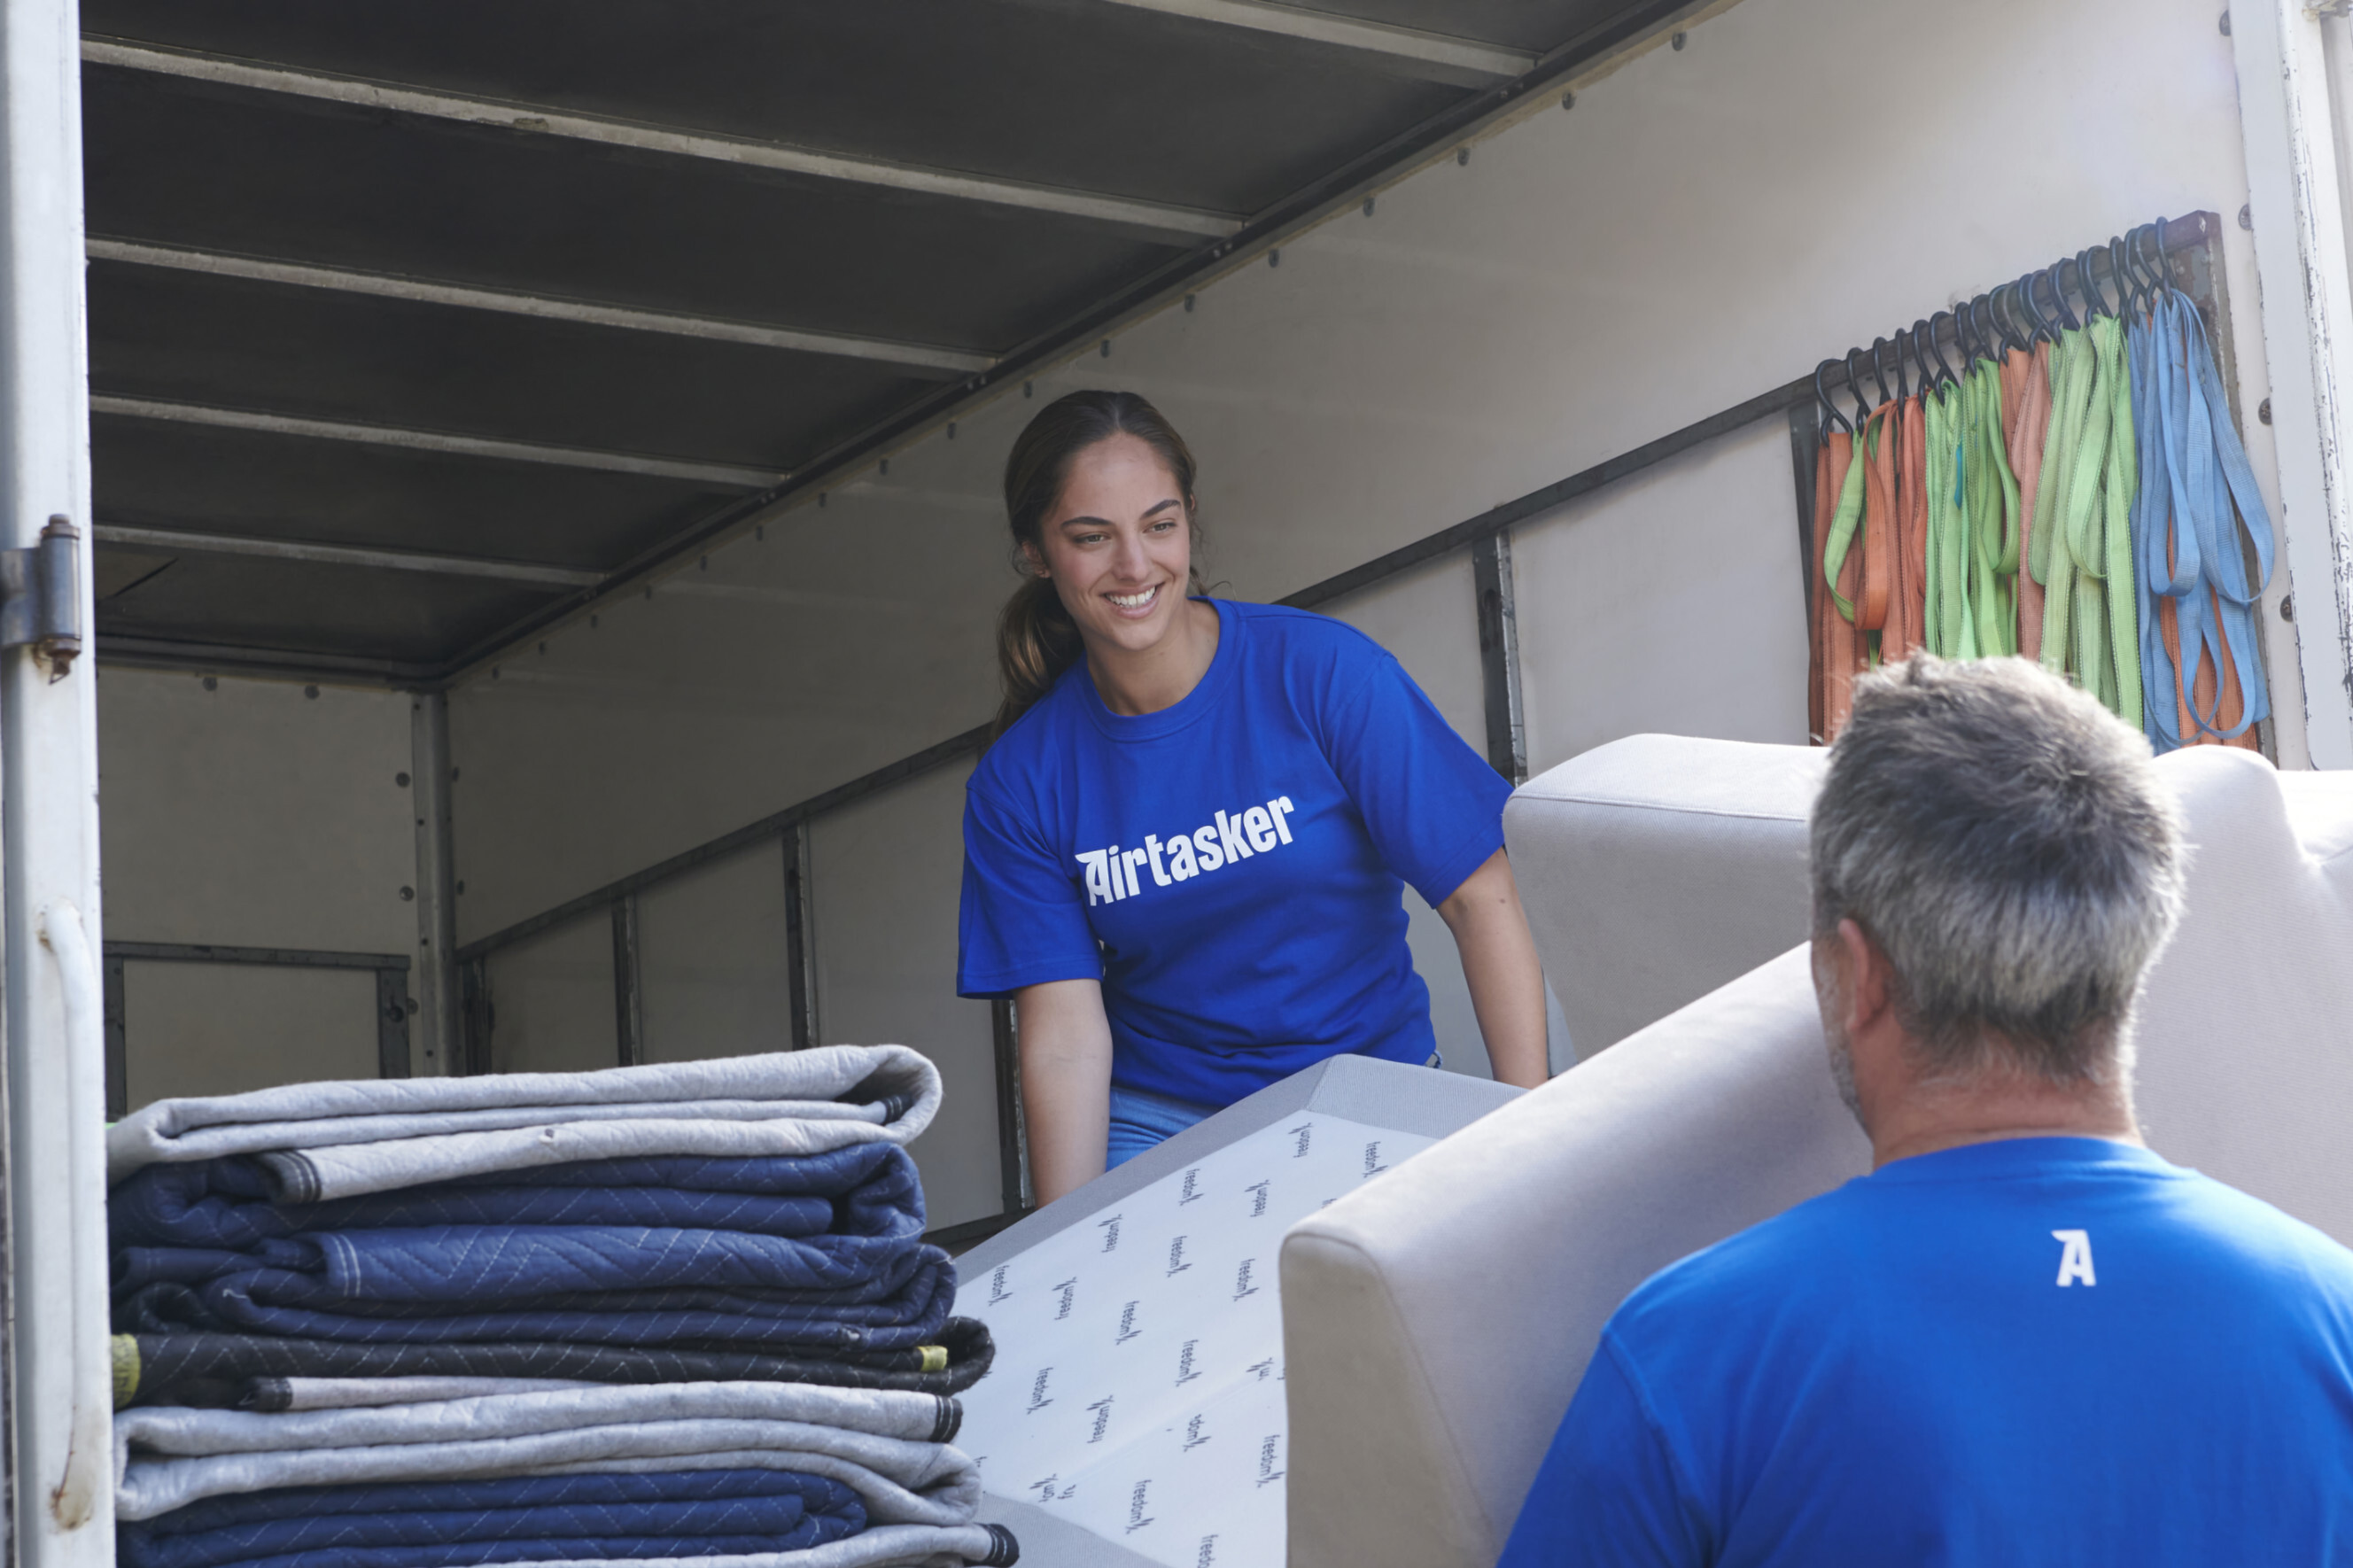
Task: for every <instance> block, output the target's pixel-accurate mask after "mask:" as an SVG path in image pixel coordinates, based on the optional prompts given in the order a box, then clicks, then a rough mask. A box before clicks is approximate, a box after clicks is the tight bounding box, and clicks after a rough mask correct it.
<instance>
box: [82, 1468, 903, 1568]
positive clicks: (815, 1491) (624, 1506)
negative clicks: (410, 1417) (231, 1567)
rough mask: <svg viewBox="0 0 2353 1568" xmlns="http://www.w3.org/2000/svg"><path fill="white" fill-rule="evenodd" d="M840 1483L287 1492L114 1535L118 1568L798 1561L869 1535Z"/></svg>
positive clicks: (433, 1484)
mask: <svg viewBox="0 0 2353 1568" xmlns="http://www.w3.org/2000/svg"><path fill="white" fill-rule="evenodd" d="M866 1522H867V1521H866V1505H865V1504H864V1503H863V1502H861V1501H860V1500H859V1496H858V1494H857V1493H856V1492H854V1491H852V1490H850V1489H849V1488H848V1487H846V1486H844V1485H842V1484H841V1483H840V1482H839V1481H835V1480H828V1479H826V1478H824V1477H822V1476H804V1475H796V1474H794V1473H793V1472H791V1471H789V1470H672V1471H659V1472H655V1473H651V1474H645V1475H601V1476H522V1477H512V1478H506V1479H497V1480H465V1481H423V1482H418V1481H410V1482H397V1483H393V1484H390V1485H383V1486H356V1487H287V1488H282V1489H279V1490H276V1491H268V1492H248V1493H245V1494H243V1495H240V1496H236V1497H219V1498H210V1499H207V1500H205V1501H203V1502H198V1503H191V1504H190V1505H189V1506H188V1507H186V1508H184V1509H177V1510H174V1511H172V1512H170V1513H167V1514H164V1515H163V1516H162V1517H161V1518H159V1519H154V1520H148V1521H140V1522H137V1523H129V1524H125V1525H123V1526H121V1529H120V1530H119V1531H117V1532H116V1537H115V1552H116V1560H117V1562H118V1563H120V1564H121V1568H227V1565H228V1564H231V1563H250V1562H254V1561H257V1560H265V1559H266V1560H267V1561H269V1563H272V1564H273V1568H459V1565H460V1564H467V1565H470V1564H477V1563H484V1564H486V1563H519V1562H528V1561H531V1560H532V1559H534V1558H544V1557H547V1556H550V1555H558V1556H569V1557H611V1558H641V1557H678V1556H684V1555H705V1554H710V1555H717V1554H722V1553H741V1552H798V1551H804V1550H806V1549H807V1548H809V1547H812V1546H822V1545H824V1544H825V1543H826V1542H832V1541H839V1540H842V1539H843V1538H845V1537H847V1536H851V1535H855V1534H857V1533H858V1532H859V1531H862V1530H864V1529H865V1528H866Z"/></svg>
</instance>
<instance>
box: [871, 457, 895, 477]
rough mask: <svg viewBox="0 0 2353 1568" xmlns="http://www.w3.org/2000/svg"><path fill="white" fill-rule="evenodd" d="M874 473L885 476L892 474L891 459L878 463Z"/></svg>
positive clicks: (884, 459)
mask: <svg viewBox="0 0 2353 1568" xmlns="http://www.w3.org/2000/svg"><path fill="white" fill-rule="evenodd" d="M874 471H875V473H876V474H877V475H885V474H888V473H890V471H891V459H890V458H883V459H882V460H881V462H880V463H877V464H876V465H874Z"/></svg>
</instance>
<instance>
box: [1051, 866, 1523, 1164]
mask: <svg viewBox="0 0 2353 1568" xmlns="http://www.w3.org/2000/svg"><path fill="white" fill-rule="evenodd" d="M1438 913H1439V918H1440V919H1441V920H1443V921H1445V922H1446V925H1447V929H1448V930H1450V931H1452V932H1453V933H1454V945H1455V946H1456V947H1457V948H1459V949H1460V950H1461V953H1462V978H1463V979H1464V980H1466V981H1468V982H1470V984H1471V1005H1472V1009H1473V1010H1474V1011H1475V1012H1477V1014H1478V1015H1479V1033H1480V1034H1482V1035H1483V1036H1485V1037H1486V1040H1487V1060H1488V1063H1489V1064H1490V1065H1491V1066H1492V1067H1493V1068H1494V1070H1495V1081H1496V1082H1498V1083H1508V1084H1512V1085H1514V1086H1515V1087H1517V1088H1520V1089H1534V1088H1535V1087H1536V1086H1537V1085H1538V1084H1541V1083H1542V1082H1544V1080H1545V1078H1546V1073H1547V1071H1548V1068H1549V1065H1550V1064H1549V1058H1548V1057H1547V1055H1546V1049H1545V994H1544V965H1543V964H1542V963H1539V962H1538V961H1537V958H1536V942H1535V938H1534V937H1533V936H1530V935H1529V934H1528V917H1527V915H1526V913H1525V911H1524V910H1521V908H1520V886H1519V884H1518V883H1517V882H1515V881H1514V880H1513V879H1512V863H1511V861H1509V860H1508V859H1505V858H1504V852H1503V851H1502V850H1501V849H1498V850H1496V851H1495V852H1494V854H1493V855H1491V856H1489V857H1488V858H1487V863H1486V864H1485V865H1483V866H1482V867H1480V868H1478V869H1477V870H1476V871H1473V872H1472V873H1471V876H1470V879H1468V880H1466V881H1465V882H1464V883H1463V884H1462V885H1461V887H1459V888H1457V889H1454V891H1453V893H1452V894H1451V896H1450V897H1449V898H1448V899H1447V900H1446V901H1445V902H1444V903H1442V904H1440V905H1439V906H1438ZM1038 989H1039V990H1045V989H1048V988H1047V987H1045V986H1039V987H1038ZM1097 1005H1098V1006H1100V1005H1101V1003H1100V1002H1098V1003H1097ZM1023 1049H1024V1057H1023V1062H1022V1065H1023V1067H1024V1068H1025V1069H1026V1068H1027V1067H1028V1065H1029V1061H1028V1056H1027V1049H1028V1044H1027V1039H1026V1037H1025V1039H1024V1045H1023ZM1024 1081H1025V1082H1026V1081H1027V1080H1026V1079H1025V1080H1024ZM1031 1125H1032V1126H1033V1127H1034V1126H1035V1125H1036V1124H1035V1122H1032V1124H1031ZM1033 1136H1034V1134H1033ZM1033 1146H1034V1145H1033Z"/></svg>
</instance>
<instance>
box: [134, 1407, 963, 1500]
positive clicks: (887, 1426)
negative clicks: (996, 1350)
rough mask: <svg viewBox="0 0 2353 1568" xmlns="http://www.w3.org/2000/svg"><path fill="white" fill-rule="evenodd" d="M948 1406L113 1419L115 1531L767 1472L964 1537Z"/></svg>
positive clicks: (416, 1410) (143, 1413)
mask: <svg viewBox="0 0 2353 1568" xmlns="http://www.w3.org/2000/svg"><path fill="white" fill-rule="evenodd" d="M959 1419H960V1412H959V1410H958V1408H957V1406H956V1404H955V1401H954V1400H952V1399H942V1398H938V1397H936V1396H934V1395H932V1394H897V1393H887V1392H881V1391H877V1390H870V1389H847V1388H818V1387H814V1386H811V1385H808V1384H791V1383H785V1384H776V1383H688V1384H655V1385H652V1386H649V1387H643V1388H599V1389H575V1390H565V1391H562V1392H556V1393H547V1394H500V1395H495V1396H492V1397H491V1398H487V1399H459V1400H451V1401H448V1402H447V1403H444V1404H436V1405H391V1406H387V1407H385V1408H382V1409H364V1410H318V1411H301V1412H293V1413H290V1414H286V1415H255V1414H251V1413H249V1412H246V1411H240V1410H186V1409H179V1408H175V1407H173V1406H169V1405H164V1406H153V1407H139V1408H133V1409H130V1410H125V1411H121V1412H120V1413H118V1414H117V1415H116V1416H115V1417H114V1447H115V1477H116V1483H115V1516H116V1517H117V1518H118V1519H120V1520H129V1521H141V1520H149V1519H154V1518H157V1517H158V1516H160V1515H163V1514H166V1513H169V1512H171V1511H172V1510H175V1509H183V1508H185V1507H187V1506H188V1505H190V1504H191V1503H195V1502H199V1501H202V1500H205V1499H206V1498H217V1497H224V1496H230V1495H235V1494H237V1493H243V1492H262V1491H270V1490H275V1489H282V1488H287V1487H314V1486H356V1485H364V1484H373V1483H381V1482H388V1481H440V1480H448V1479H451V1478H453V1477H469V1478H480V1479H493V1478H499V1477H515V1476H554V1475H571V1474H590V1473H606V1474H621V1473H642V1472H649V1471H673V1470H720V1469H768V1470H789V1471H792V1472H794V1473H796V1474H800V1475H813V1476H823V1477H825V1478H827V1479H831V1480H836V1481H839V1482H840V1483H841V1484H843V1485H844V1486H847V1487H848V1488H849V1489H850V1490H852V1491H854V1492H856V1493H857V1494H858V1496H859V1497H860V1500H862V1502H863V1504H864V1506H865V1509H866V1510H867V1513H868V1515H869V1516H870V1517H871V1519H872V1520H874V1521H877V1522H880V1523H895V1524H931V1525H958V1524H966V1523H969V1522H970V1521H971V1520H972V1517H973V1512H974V1510H975V1509H976V1508H977V1507H978V1505H979V1500H980V1474H979V1471H978V1469H977V1468H976V1467H975V1466H974V1465H973V1463H972V1461H971V1460H970V1459H969V1458H965V1455H964V1454H963V1453H962V1452H961V1451H959V1450H958V1449H956V1448H955V1447H951V1446H950V1445H949V1443H948V1439H949V1438H950V1437H951V1436H954V1434H955V1427H956V1425H957V1423H958V1421H959Z"/></svg>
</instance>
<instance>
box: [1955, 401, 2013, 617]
mask: <svg viewBox="0 0 2353 1568" xmlns="http://www.w3.org/2000/svg"><path fill="white" fill-rule="evenodd" d="M1965 415H1966V419H1965V425H1964V427H1963V430H1962V441H1961V453H1962V457H1961V465H1960V467H1961V479H1962V500H1963V507H1964V510H1966V512H1967V513H1968V533H1969V608H1970V610H1971V612H1972V614H1973V616H1974V618H1975V622H1976V633H1977V648H1978V653H1979V654H1981V655H1984V656H1986V657H1989V658H1990V657H1992V656H1994V655H1997V654H2010V653H2016V652H2017V651H2018V610H2017V605H2016V600H2015V594H2016V591H2017V590H2016V584H2017V580H2018V479H2017V478H2016V476H2014V475H2013V474H2012V473H2011V472H2010V455H2009V453H2008V452H2007V451H2006V450H2005V449H2004V446H2003V439H2002V437H2003V431H2002V415H2001V370H2000V367H1999V366H1997V365H1996V364H1995V363H1994V362H1993V361H1991V360H1989V359H1983V358H1980V359H1979V360H1978V362H1977V363H1976V364H1975V365H1974V366H1972V367H1971V369H1970V372H1969V384H1968V394H1967V403H1966V405H1965Z"/></svg>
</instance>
